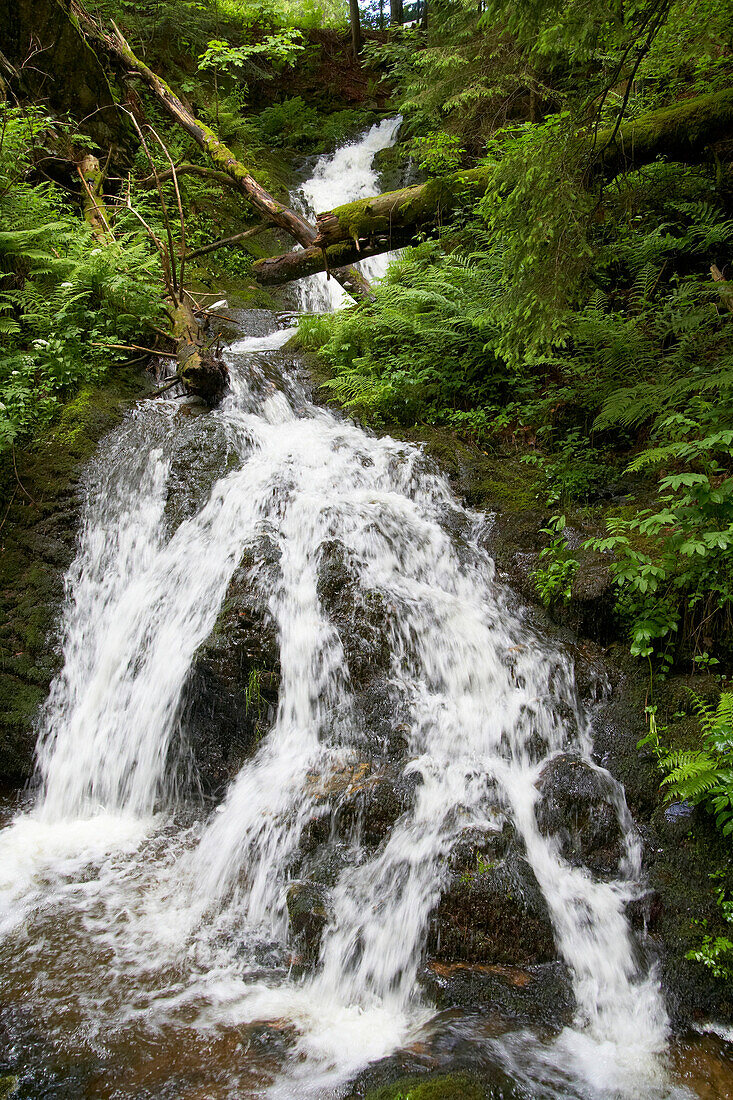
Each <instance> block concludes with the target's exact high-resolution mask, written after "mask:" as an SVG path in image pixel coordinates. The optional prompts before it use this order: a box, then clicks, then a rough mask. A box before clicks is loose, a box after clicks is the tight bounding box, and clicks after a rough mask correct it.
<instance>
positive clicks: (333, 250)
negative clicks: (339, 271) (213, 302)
mask: <svg viewBox="0 0 733 1100" xmlns="http://www.w3.org/2000/svg"><path fill="white" fill-rule="evenodd" d="M413 239H414V233H413V232H407V233H403V232H399V231H398V232H395V233H393V234H392V235H391V236H387V235H384V234H377V235H376V236H375V237H373V238H370V239H369V240H364V241H361V242H360V244H359V247H357V244H356V242H354V241H339V242H338V243H337V244H334V245H332V246H331V247H330V248H327V249H326V250H325V251H324V250H323V248H321V247H317V246H316V245H311V247H310V248H304V249H302V250H300V251H298V252H285V253H283V254H282V255H281V256H271V257H268V258H267V259H263V260H257V262H256V263H255V264H254V265H253V268H252V272H253V274H254V276H255V278H256V279H257V281H258V282H259V283H261V284H262V285H263V286H281V285H282V284H283V283H289V282H291V281H292V280H293V279H305V278H307V277H308V276H309V275H316V274H317V273H318V272H319V271H333V269H334V268H336V267H338V266H339V265H345V264H352V263H356V262H357V261H358V260H366V259H368V258H369V257H370V256H379V255H380V254H381V253H384V252H391V251H392V250H393V249H395V248H402V247H404V246H405V245H408V244H411V242H412V240H413Z"/></svg>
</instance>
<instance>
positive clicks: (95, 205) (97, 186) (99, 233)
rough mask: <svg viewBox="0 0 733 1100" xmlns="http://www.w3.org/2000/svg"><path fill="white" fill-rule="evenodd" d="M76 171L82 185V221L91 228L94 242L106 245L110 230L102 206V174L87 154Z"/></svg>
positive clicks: (95, 159) (107, 215) (92, 157)
mask: <svg viewBox="0 0 733 1100" xmlns="http://www.w3.org/2000/svg"><path fill="white" fill-rule="evenodd" d="M76 170H77V172H78V173H79V179H80V180H81V185H82V196H81V208H82V211H83V214H84V221H85V222H86V223H87V224H88V225H89V226H90V227H91V230H92V233H93V234H94V237H95V238H96V240H98V241H99V243H100V244H107V243H108V241H110V240H111V238H112V230H111V228H110V222H109V214H108V212H107V208H106V207H105V204H104V172H103V171H102V169H101V168H100V166H99V161H98V160H97V158H96V157H94V156H92V154H91V153H87V155H86V156H85V157H84V158H83V160H82V161H81V163H80V164H77V166H76Z"/></svg>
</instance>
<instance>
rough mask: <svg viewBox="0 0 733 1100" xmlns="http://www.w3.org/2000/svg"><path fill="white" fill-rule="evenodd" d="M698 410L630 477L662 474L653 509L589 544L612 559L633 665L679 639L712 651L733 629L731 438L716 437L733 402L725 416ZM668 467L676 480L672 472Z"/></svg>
mask: <svg viewBox="0 0 733 1100" xmlns="http://www.w3.org/2000/svg"><path fill="white" fill-rule="evenodd" d="M695 404H697V405H698V406H699V407H700V413H701V415H700V416H699V417H698V419H697V420H695V419H692V418H691V417H689V416H684V415H683V414H682V413H676V414H673V415H671V416H669V417H667V418H666V419H664V420H663V421H662V422H661V423H660V425H659V432H660V433H662V432H663V433H664V434H665V435H666V437H667V438H670V437H671V440H670V442H667V443H664V444H663V445H660V446H656V447H651V448H647V449H646V450H644V451H643V452H642V453H641V454H640V455H639V456H637V458H636V459H635V460H634V461H633V462H632V463H631V465H630V467H629V468H630V470H631V471H635V470H639V469H649V468H654V469H657V470H660V471H661V476H660V481H659V490H660V492H659V502H658V505H657V507H655V508H642V509H640V510H639V511H638V512H637V513H636V514H635V515H634V516H632V517H631V518H630V519H619V518H617V519H612V520H609V521H608V524H607V526H608V529H609V534H608V536H607V537H606V538H600V539H594V540H592V541H591V543H590V544H589V545H591V546H592V548H593V549H595V550H599V551H602V552H609V551H612V552H613V553H614V554H615V556H616V559H615V561H614V562H613V563H612V566H611V568H612V571H613V573H614V577H615V580H616V584H617V585H618V588H619V606H620V610H621V611H622V613H623V614H624V615H625V616H626V618H627V620H628V621H629V623H630V629H631V637H632V646H631V651H632V653H634V654H636V655H637V656H642V657H645V656H650V655H651V654H652V653H653V652H654V650H655V648H657V647H659V646H660V644H662V645H663V644H664V643H667V644H668V643H669V642H670V641H671V638H672V636H673V635H675V634H679V635H683V636H684V638H685V639H689V640H690V641H691V644H692V645H693V647H694V648H695V649H696V650H698V651H702V650H707V648H708V642H709V640H711V639H717V640H720V639H727V638H728V637H729V635H730V633H731V627H732V625H733V615H732V612H733V559H732V557H731V553H730V547H731V545H732V544H733V476H730V475H729V473H728V470H729V468H730V465H731V462H732V461H733V431H731V430H730V429H722V428H721V427H720V424H721V423H724V422H726V420H727V419H728V417H729V415H730V413H729V411H728V410H729V409H730V399H729V398H728V400H726V402H725V405H723V406H722V407H721V405H720V404H717V403H716V404H711V403H710V402H708V401H703V400H698V401H696V402H695ZM670 466H672V467H673V468H674V470H675V472H673V473H669V472H666V471H667V470H668V469H669V467H670Z"/></svg>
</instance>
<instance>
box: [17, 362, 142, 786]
mask: <svg viewBox="0 0 733 1100" xmlns="http://www.w3.org/2000/svg"><path fill="white" fill-rule="evenodd" d="M149 386H150V381H149V379H148V378H146V376H145V375H144V374H143V373H142V372H141V371H140V370H137V369H134V368H132V367H128V368H118V369H116V370H115V371H114V373H113V374H112V375H111V376H110V378H109V381H108V382H106V383H105V384H103V385H99V386H91V385H87V386H84V387H83V389H82V390H80V391H79V393H77V395H76V396H75V397H74V399H73V400H71V401H69V402H68V403H67V404H65V405H64V406H62V408H61V410H60V412H59V415H58V416H57V418H56V420H55V422H54V423H53V424H52V425H51V427H50V428H49V429H48V430H47V431H46V432H45V433H44V434H43V435H42V436H41V438H39V439H38V440H37V441H36V442H35V443H34V444H33V445H32V446H31V447H30V448H29V449H28V450H26V451H23V452H15V454H10V455H7V456H6V457H5V459H4V461H3V463H2V466H1V467H0V524H2V529H1V530H0V610H1V622H0V778H2V779H7V780H12V781H19V780H23V779H25V778H27V777H28V775H29V774H30V771H31V768H32V762H33V746H34V730H33V723H34V718H35V715H36V712H37V710H38V707H39V706H40V704H41V702H42V701H43V700H44V698H45V697H46V694H47V692H48V686H49V683H50V680H51V677H52V675H53V673H54V671H55V669H56V668H57V666H58V640H57V636H56V632H55V629H54V628H55V625H56V622H57V618H58V613H59V610H60V607H61V603H62V599H63V591H64V573H65V571H66V569H67V568H68V566H69V564H70V562H71V560H72V558H73V555H74V549H75V544H76V537H77V530H78V525H79V505H80V494H79V488H80V479H81V475H82V471H83V468H84V465H85V463H86V462H87V461H88V459H89V458H90V457H91V455H92V454H93V453H94V450H95V448H96V446H97V443H98V442H99V440H100V439H101V437H102V436H103V435H104V434H105V433H106V432H108V431H109V430H110V429H111V428H112V427H113V426H114V425H115V424H116V423H117V422H118V421H119V420H120V418H121V417H122V415H123V414H124V411H125V410H126V409H127V408H128V407H129V406H130V404H131V402H132V401H133V400H134V399H135V398H136V397H139V396H140V394H141V393H143V392H144V391H145V389H146V388H147V387H149Z"/></svg>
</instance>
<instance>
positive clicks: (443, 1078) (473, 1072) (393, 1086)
mask: <svg viewBox="0 0 733 1100" xmlns="http://www.w3.org/2000/svg"><path fill="white" fill-rule="evenodd" d="M462 1039H463V1037H462V1036H460V1035H456V1036H455V1037H453V1039H452V1038H451V1035H450V1033H449V1032H447V1033H443V1034H442V1035H441V1036H439V1037H438V1038H437V1040H433V1041H432V1042H431V1041H428V1042H418V1043H414V1044H412V1047H410V1048H408V1050H406V1051H400V1052H399V1053H398V1054H394V1055H391V1056H390V1057H389V1058H384V1059H382V1061H381V1062H376V1063H374V1064H372V1065H371V1066H369V1067H368V1069H366V1070H364V1071H363V1072H362V1073H360V1074H359V1076H358V1077H357V1078H356V1080H355V1081H353V1082H352V1084H351V1087H350V1090H349V1092H348V1094H347V1096H346V1100H408V1098H409V1100H520V1098H523V1097H525V1095H526V1094H525V1093H523V1092H522V1091H521V1090H520V1089H518V1087H517V1085H515V1083H514V1082H513V1081H512V1080H511V1078H510V1077H509V1076H508V1075H507V1074H506V1073H505V1072H504V1070H503V1069H501V1068H500V1067H499V1066H497V1065H496V1064H495V1063H492V1062H490V1061H489V1059H488V1058H483V1057H481V1056H480V1054H479V1053H478V1051H477V1048H476V1046H475V1044H474V1045H472V1044H471V1043H470V1041H469V1042H467V1043H465V1044H464V1043H463V1041H462ZM464 1045H465V1048H466V1049H465V1050H462V1049H461V1048H462V1047H463V1046H464Z"/></svg>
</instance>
